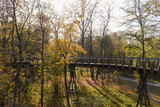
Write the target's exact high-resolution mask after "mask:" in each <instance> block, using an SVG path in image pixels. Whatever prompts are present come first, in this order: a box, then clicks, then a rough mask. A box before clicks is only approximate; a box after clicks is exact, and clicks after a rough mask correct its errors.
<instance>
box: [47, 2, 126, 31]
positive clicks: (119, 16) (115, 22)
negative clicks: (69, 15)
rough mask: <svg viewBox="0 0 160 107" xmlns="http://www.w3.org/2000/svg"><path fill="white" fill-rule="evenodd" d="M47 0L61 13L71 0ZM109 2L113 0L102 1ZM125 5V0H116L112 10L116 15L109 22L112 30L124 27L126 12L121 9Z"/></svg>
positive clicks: (113, 14)
mask: <svg viewBox="0 0 160 107" xmlns="http://www.w3.org/2000/svg"><path fill="white" fill-rule="evenodd" d="M45 1H48V2H50V3H51V4H52V6H53V7H54V8H55V10H56V11H57V12H58V13H61V12H62V11H63V7H64V5H65V4H66V3H67V2H68V1H69V0H45ZM72 1H74V0H72ZM112 1H113V0H112ZM107 2H111V0H102V3H104V4H105V3H107ZM124 5H125V0H114V9H113V11H112V16H114V18H112V20H111V22H110V23H109V28H110V30H111V31H112V32H117V31H122V30H123V29H124V27H122V26H121V24H120V22H121V21H122V19H123V15H124V12H123V11H122V10H121V9H120V7H122V6H124Z"/></svg>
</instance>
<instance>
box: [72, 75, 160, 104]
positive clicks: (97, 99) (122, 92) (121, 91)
mask: <svg viewBox="0 0 160 107" xmlns="http://www.w3.org/2000/svg"><path fill="white" fill-rule="evenodd" d="M103 82H104V85H103V84H102V78H101V76H99V78H98V79H94V80H92V79H91V78H90V76H89V75H87V74H85V75H84V76H83V77H82V76H78V78H77V83H78V89H79V90H78V93H77V97H76V98H77V99H78V100H74V101H77V102H75V103H76V105H77V104H78V106H80V107H111V106H116V107H122V106H123V107H132V106H133V107H134V106H136V101H137V98H138V94H137V93H136V83H133V82H131V81H125V80H120V79H117V78H106V79H104V81H103ZM155 91H156V92H155ZM157 91H159V90H158V89H155V88H154V89H153V88H152V87H149V92H150V93H149V95H150V96H151V97H152V98H153V99H152V98H151V99H150V101H151V105H152V106H153V107H157V106H160V105H159V101H160V95H159V94H157V93H158V92H157ZM71 96H74V95H71ZM72 98H73V97H72ZM72 98H71V100H73V99H72ZM72 105H75V104H74V103H73V104H72Z"/></svg>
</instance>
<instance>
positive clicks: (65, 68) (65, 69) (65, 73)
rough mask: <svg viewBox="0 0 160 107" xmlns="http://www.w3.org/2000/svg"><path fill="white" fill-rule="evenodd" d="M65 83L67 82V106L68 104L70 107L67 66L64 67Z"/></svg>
mask: <svg viewBox="0 0 160 107" xmlns="http://www.w3.org/2000/svg"><path fill="white" fill-rule="evenodd" d="M64 82H65V88H66V97H67V104H68V107H70V102H69V94H68V86H67V66H66V64H65V65H64Z"/></svg>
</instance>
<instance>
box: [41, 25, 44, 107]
mask: <svg viewBox="0 0 160 107" xmlns="http://www.w3.org/2000/svg"><path fill="white" fill-rule="evenodd" d="M41 31H42V52H41V60H42V68H41V107H43V104H44V103H43V97H44V95H43V90H44V56H43V54H44V29H43V28H42V23H41Z"/></svg>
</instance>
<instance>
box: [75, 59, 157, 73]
mask: <svg viewBox="0 0 160 107" xmlns="http://www.w3.org/2000/svg"><path fill="white" fill-rule="evenodd" d="M75 63H79V64H81V65H85V64H87V66H93V65H94V66H102V67H104V66H108V67H114V68H116V69H118V68H121V69H122V70H124V69H126V68H127V69H129V71H133V70H134V71H137V72H141V71H143V73H145V74H147V72H149V73H151V74H152V75H154V74H158V75H159V76H160V58H138V57H102V56H101V57H99V56H91V57H88V56H82V57H77V58H75Z"/></svg>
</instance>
